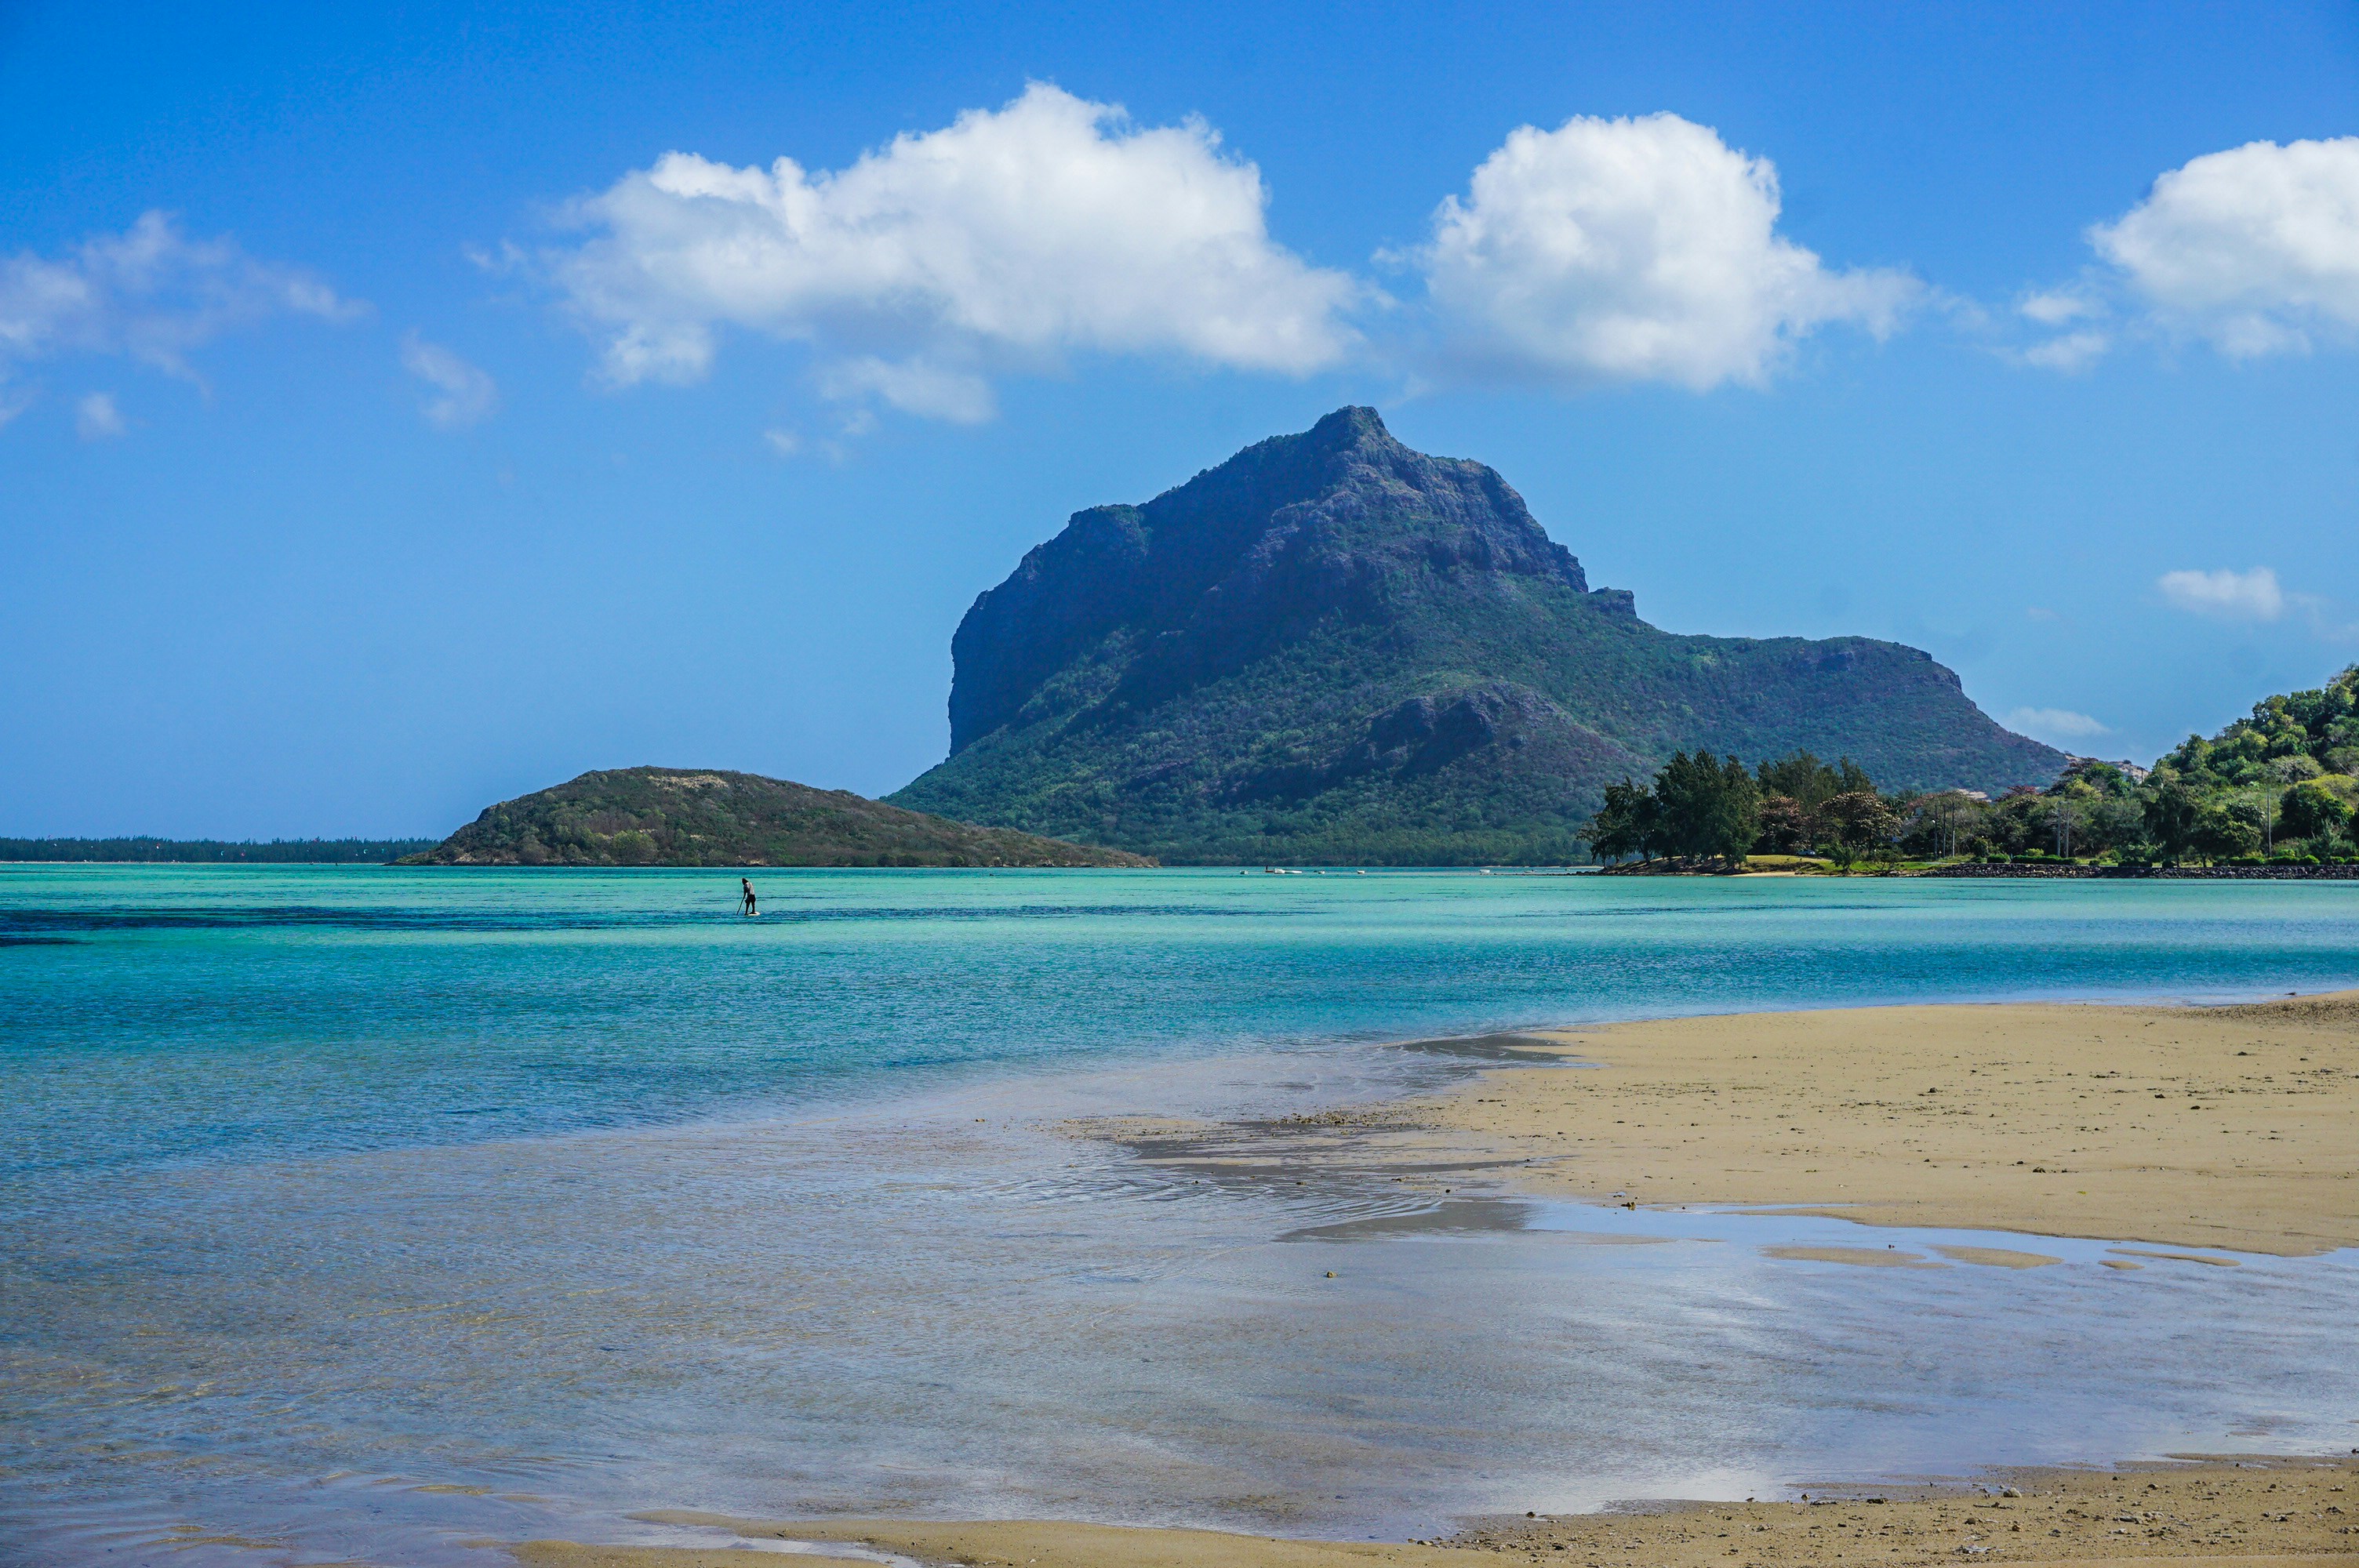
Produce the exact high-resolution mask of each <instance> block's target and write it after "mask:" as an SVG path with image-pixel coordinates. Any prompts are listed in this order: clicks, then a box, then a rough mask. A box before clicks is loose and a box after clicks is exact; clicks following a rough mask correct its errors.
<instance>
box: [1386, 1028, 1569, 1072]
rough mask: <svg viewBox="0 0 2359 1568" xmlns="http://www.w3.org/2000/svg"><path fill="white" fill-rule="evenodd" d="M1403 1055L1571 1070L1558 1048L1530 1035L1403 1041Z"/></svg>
mask: <svg viewBox="0 0 2359 1568" xmlns="http://www.w3.org/2000/svg"><path fill="white" fill-rule="evenodd" d="M1399 1045H1400V1049H1402V1050H1404V1051H1423V1052H1426V1053H1428V1054H1431V1055H1435V1056H1459V1057H1463V1058H1466V1059H1468V1060H1471V1061H1476V1062H1527V1063H1534V1064H1538V1065H1542V1066H1557V1067H1561V1066H1570V1065H1572V1064H1571V1063H1569V1062H1567V1061H1566V1060H1565V1058H1564V1054H1563V1052H1562V1049H1561V1047H1560V1046H1558V1045H1557V1044H1555V1043H1554V1042H1552V1041H1547V1040H1542V1039H1540V1038H1538V1036H1536V1035H1530V1034H1516V1033H1503V1034H1471V1035H1465V1036H1462V1037H1461V1038H1457V1039H1445V1040H1403V1041H1401V1042H1399Z"/></svg>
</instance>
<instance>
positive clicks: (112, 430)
mask: <svg viewBox="0 0 2359 1568" xmlns="http://www.w3.org/2000/svg"><path fill="white" fill-rule="evenodd" d="M123 431H124V424H123V411H122V410H121V409H119V408H117V407H116V406H114V394H113V393H111V392H93V393H92V394H91V395H88V396H87V397H84V398H83V399H82V401H81V402H80V403H77V404H75V405H74V434H75V435H77V436H80V437H81V438H82V439H83V440H85V441H103V440H104V439H106V438H108V437H110V436H120V435H122V434H123Z"/></svg>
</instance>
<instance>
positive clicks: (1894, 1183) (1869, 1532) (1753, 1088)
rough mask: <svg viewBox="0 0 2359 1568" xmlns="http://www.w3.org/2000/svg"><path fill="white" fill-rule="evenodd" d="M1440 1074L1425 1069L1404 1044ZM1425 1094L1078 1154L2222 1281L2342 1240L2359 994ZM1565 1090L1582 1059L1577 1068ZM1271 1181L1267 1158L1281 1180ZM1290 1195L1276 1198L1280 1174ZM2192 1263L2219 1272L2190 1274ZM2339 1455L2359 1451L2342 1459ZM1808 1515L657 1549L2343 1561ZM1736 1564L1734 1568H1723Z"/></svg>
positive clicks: (2060, 1508) (631, 1561)
mask: <svg viewBox="0 0 2359 1568" xmlns="http://www.w3.org/2000/svg"><path fill="white" fill-rule="evenodd" d="M1428 1045H1429V1048H1447V1043H1428ZM1468 1048H1469V1051H1470V1054H1490V1055H1493V1056H1495V1057H1499V1058H1502V1061H1501V1065H1497V1066H1495V1067H1494V1068H1491V1069H1489V1070H1486V1071H1484V1072H1481V1073H1479V1074H1477V1075H1475V1076H1473V1077H1471V1078H1470V1079H1468V1080H1467V1081H1466V1082H1464V1083H1463V1084H1462V1086H1460V1087H1455V1088H1453V1089H1451V1090H1450V1091H1448V1092H1446V1093H1443V1094H1440V1095H1437V1096H1431V1097H1428V1098H1422V1099H1417V1100H1411V1101H1407V1102H1402V1103H1397V1104H1392V1105H1386V1106H1380V1107H1369V1108H1346V1109H1341V1110H1336V1111H1332V1112H1328V1113H1322V1114H1320V1115H1317V1116H1311V1117H1300V1118H1288V1119H1284V1120H1283V1121H1280V1122H1270V1123H1259V1124H1254V1125H1251V1126H1239V1127H1231V1128H1226V1129H1208V1128H1202V1127H1189V1126H1185V1125H1180V1124H1155V1123H1148V1122H1132V1123H1126V1124H1122V1125H1119V1126H1116V1125H1112V1124H1101V1125H1097V1126H1093V1127H1090V1128H1086V1129H1083V1128H1077V1129H1075V1130H1077V1131H1083V1132H1087V1133H1089V1134H1091V1135H1094V1136H1102V1137H1115V1138H1119V1139H1120V1140H1122V1141H1125V1142H1129V1143H1131V1144H1132V1145H1134V1146H1135V1147H1136V1148H1137V1149H1138V1150H1139V1151H1140V1152H1142V1153H1143V1154H1145V1155H1146V1156H1147V1157H1148V1158H1150V1159H1154V1160H1158V1161H1163V1162H1172V1163H1181V1164H1186V1165H1188V1166H1190V1168H1194V1169H1201V1170H1206V1171H1212V1170H1221V1169H1228V1170H1232V1171H1248V1170H1249V1171H1252V1172H1255V1173H1256V1179H1261V1178H1262V1177H1264V1176H1266V1173H1268V1172H1269V1171H1271V1170H1272V1169H1274V1168H1283V1169H1290V1170H1307V1169H1315V1168H1317V1167H1319V1166H1321V1165H1329V1166H1334V1165H1350V1166H1353V1167H1358V1168H1359V1169H1360V1170H1361V1171H1362V1172H1363V1173H1365V1172H1367V1171H1369V1170H1372V1169H1375V1170H1389V1171H1392V1172H1395V1173H1397V1174H1395V1175H1393V1176H1392V1177H1390V1178H1389V1179H1390V1180H1393V1181H1397V1182H1401V1183H1403V1184H1408V1185H1410V1186H1413V1187H1423V1186H1430V1187H1432V1188H1434V1189H1436V1191H1437V1194H1438V1195H1453V1196H1455V1197H1457V1198H1458V1199H1459V1201H1461V1202H1463V1201H1464V1197H1465V1195H1469V1194H1473V1193H1484V1192H1489V1193H1493V1194H1498V1193H1502V1192H1506V1193H1514V1192H1524V1193H1528V1194H1534V1195H1549V1196H1558V1197H1570V1198H1577V1199H1581V1200H1584V1201H1590V1202H1600V1203H1614V1204H1627V1205H1637V1206H1678V1205H1690V1204H1723V1205H1724V1204H1739V1205H1748V1206H1751V1205H1759V1206H1769V1207H1776V1208H1779V1209H1784V1210H1790V1211H1798V1212H1807V1213H1814V1214H1815V1213H1824V1214H1831V1215H1837V1216H1841V1217H1847V1218H1852V1219H1856V1220H1859V1221H1862V1222H1864V1223H1866V1224H1869V1225H1880V1226H1903V1225H1905V1226H1911V1227H1941V1228H1971V1229H1984V1230H2005V1231H2015V1232H2019V1233H2022V1234H2024V1235H2025V1237H2026V1238H2027V1239H2026V1241H2025V1243H2024V1245H2023V1246H2022V1247H2020V1248H2001V1247H1979V1246H1947V1247H1931V1248H1928V1249H1926V1250H1925V1252H1922V1253H1919V1252H1915V1251H1904V1250H1899V1249H1890V1248H1879V1247H1875V1246H1871V1245H1865V1244H1863V1245H1860V1246H1855V1247H1854V1246H1821V1247H1793V1248H1785V1249H1770V1250H1771V1251H1772V1253H1773V1254H1775V1255H1779V1256H1790V1257H1792V1258H1794V1259H1796V1260H1811V1261H1821V1262H1835V1263H1853V1264H1858V1265H1861V1266H1863V1267H1877V1268H1889V1267H1948V1266H1953V1265H1960V1264H1962V1265H1970V1266H1980V1267H1989V1268H2006V1269H2037V1268H2041V1267H2045V1266H2047V1265H2049V1264H2051V1263H2053V1262H2055V1261H2056V1260H2055V1259H2054V1258H2053V1257H2051V1256H2050V1255H2049V1254H2047V1253H2044V1252H2042V1251H2040V1250H2039V1249H2038V1244H2037V1242H2036V1241H2035V1240H2032V1239H2030V1238H2036V1237H2038V1236H2042V1235H2049V1236H2073V1237H2094V1238H2113V1239H2116V1240H2120V1241H2124V1242H2137V1243H2146V1244H2147V1245H2146V1246H2143V1247H2141V1246H2136V1245H2132V1246H2125V1247H2120V1248H2116V1249H2114V1256H2113V1257H2112V1258H2110V1259H2108V1260H2106V1262H2107V1266H2108V1267H2111V1268H2116V1269H2124V1270H2134V1269H2138V1268H2142V1267H2146V1266H2147V1260H2166V1259H2167V1260H2175V1261H2179V1262H2201V1263H2209V1264H2212V1265H2214V1266H2217V1267H2221V1268H2233V1267H2235V1266H2237V1265H2236V1261H2235V1260H2234V1258H2232V1257H2225V1256H2221V1255H2220V1249H2227V1250H2237V1251H2245V1252H2267V1253H2277V1254H2281V1255H2288V1256H2299V1255H2305V1254H2313V1253H2319V1252H2323V1251H2327V1250H2330V1249H2335V1248H2339V1247H2345V1246H2350V1245H2353V1244H2354V1243H2359V1185H2354V1179H2359V992H2343V993H2338V994H2334V995H2330V996H2322V997H2308V998H2292V999H2288V1000H2282V1001H2272V1002H2266V1003H2256V1004H2250V1005H2241V1006H2234V1007H2217V1008H2180V1007H2154V1006H2138V1007H2124V1006H2099V1005H1998V1006H1941V1007H1897V1008H1874V1009H1860V1010H1853V1011H1820V1012H1794V1013H1779V1014H1756V1015H1742V1016H1732V1017H1714V1018H1692V1019H1683V1020H1677V1021H1670V1022H1648V1023H1630V1024H1620V1025H1614V1026H1612V1027H1603V1028H1585V1029H1577V1030H1554V1031H1539V1032H1536V1033H1530V1034H1521V1035H1515V1036H1495V1037H1491V1038H1489V1039H1486V1040H1484V1041H1482V1042H1478V1043H1471V1044H1469V1047H1468ZM1568 1064H1579V1065H1578V1066H1577V1067H1571V1066H1568ZM1273 1162H1275V1163H1273ZM1288 1179H1290V1178H1288ZM2204 1249H2212V1250H2204ZM2354 1454H2359V1450H2354ZM1796 1485H1797V1487H1798V1488H1799V1489H1800V1490H1801V1491H1802V1492H1803V1494H1804V1496H1805V1497H1807V1498H1808V1499H1809V1500H1807V1501H1787V1500H1781V1501H1775V1502H1766V1501H1765V1502H1746V1503H1735V1504H1732V1503H1695V1504H1681V1503H1675V1502H1641V1503H1637V1504H1634V1505H1632V1506H1630V1507H1628V1508H1625V1509H1612V1510H1608V1511H1605V1512H1602V1513H1595V1514H1584V1515H1577V1516H1571V1517H1553V1518H1542V1517H1533V1516H1525V1517H1520V1518H1510V1519H1474V1520H1469V1521H1467V1523H1466V1526H1465V1528H1464V1529H1463V1530H1461V1531H1460V1532H1459V1533H1458V1534H1456V1535H1453V1536H1451V1537H1449V1538H1447V1539H1443V1540H1433V1541H1410V1542H1391V1541H1303V1540H1290V1539H1284V1538H1273V1537H1264V1536H1253V1535H1242V1534H1230V1533H1223V1532H1219V1531H1209V1530H1150V1529H1139V1530H1133V1529H1121V1528H1115V1527H1112V1526H1104V1525H1093V1524H1079V1523H1071V1522H1060V1521H1053V1520H1048V1521H1044V1520H1011V1521H993V1522H930V1521H915V1520H887V1519H830V1520H824V1521H807V1522H785V1523H781V1522H777V1521H753V1520H740V1519H724V1518H722V1517H719V1516H712V1515H703V1514H696V1513H679V1512H674V1513H665V1514H653V1515H647V1516H644V1517H646V1518H647V1519H658V1520H661V1521H664V1522H668V1523H671V1524H675V1525H690V1526H704V1527H711V1528H714V1529H715V1530H724V1529H725V1530H734V1531H735V1532H737V1534H738V1535H739V1536H741V1537H744V1538H745V1539H747V1540H749V1541H750V1540H753V1539H755V1538H760V1537H766V1538H770V1539H774V1540H775V1539H789V1540H797V1541H839V1542H846V1543H852V1544H855V1545H858V1546H861V1547H864V1548H867V1549H869V1550H871V1551H875V1552H890V1553H894V1554H896V1555H898V1556H902V1557H907V1558H911V1559H915V1560H917V1561H919V1562H921V1563H929V1564H936V1563H940V1564H951V1563H955V1564H962V1565H973V1568H1331V1565H1332V1568H1343V1565H1347V1564H1386V1565H1399V1568H1429V1565H1433V1564H1442V1563H1464V1562H1469V1561H1478V1560H1481V1558H1482V1556H1484V1555H1488V1556H1503V1555H1504V1556H1517V1557H1520V1558H1522V1559H1524V1560H1526V1561H1528V1562H1535V1563H1538V1562H1560V1563H1582V1564H1584V1565H1585V1568H1596V1565H1599V1564H1603V1563H1610V1562H1619V1563H1645V1564H1647V1565H1648V1568H1689V1565H1690V1564H1692V1565H1696V1568H1701V1565H1702V1564H1706V1563H1713V1564H1729V1568H1761V1565H1764V1564H1796V1565H1803V1564H1817V1563H1845V1562H1849V1563H1867V1562H1873V1563H1887V1564H1921V1563H1932V1562H1934V1561H1936V1560H1950V1559H1954V1558H1958V1557H1961V1556H1962V1557H1980V1558H1987V1559H1989V1560H1991V1561H1995V1562H2006V1563H2055V1564H2066V1563H2091V1562H2105V1563H2136V1562H2141V1561H2154V1562H2169V1563H2223V1564H2227V1563H2235V1564H2239V1565H2243V1568H2261V1565H2265V1564H2292V1563H2303V1564H2313V1565H2314V1564H2323V1563H2359V1459H2351V1458H2310V1459H2286V1458H2257V1457H2245V1458H2234V1457H2225V1456H2223V1457H2218V1458H2212V1459H2208V1460H2200V1461H2197V1460H2190V1461H2187V1462H2174V1463H2168V1464H2153V1465H2125V1466H2123V1467H2121V1468H2120V1469H2118V1470H2113V1471H2089V1470H2049V1471H2029V1470H2025V1471H2011V1472H2004V1473H2000V1472H1994V1473H1992V1474H1990V1475H1986V1476H1980V1477H1977V1478H1976V1479H1975V1480H1973V1482H1971V1483H1947V1484H1943V1485H1940V1486H1928V1487H1919V1488H1910V1487H1881V1488H1862V1487H1856V1486H1835V1485H1829V1486H1827V1487H1824V1489H1821V1488H1819V1487H1811V1486H1810V1484H1809V1483H1808V1482H1807V1481H1806V1480H1801V1479H1799V1478H1797V1481H1796ZM517 1555H518V1556H519V1557H520V1558H521V1559H522V1560H523V1561H524V1562H526V1563H532V1564H539V1565H546V1568H689V1565H691V1564H699V1563H705V1564H715V1565H717V1564H722V1563H739V1562H750V1561H753V1560H754V1559H755V1556H756V1553H755V1552H752V1551H748V1550H734V1549H731V1548H730V1547H728V1546H726V1545H716V1546H714V1547H710V1548H704V1547H693V1548H689V1547H682V1548H671V1547H665V1548H623V1547H594V1546H582V1545H577V1544H572V1543H569V1542H563V1541H535V1542H530V1543H527V1544H526V1545H524V1546H522V1547H520V1548H518V1549H517ZM1732 1560H1734V1561H1733V1562H1732Z"/></svg>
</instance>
